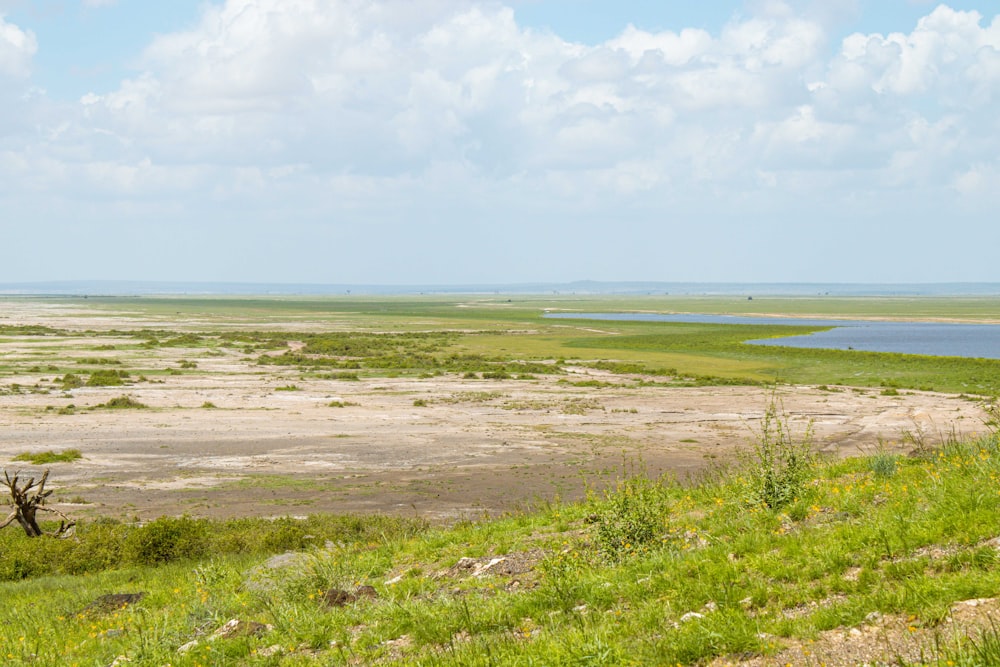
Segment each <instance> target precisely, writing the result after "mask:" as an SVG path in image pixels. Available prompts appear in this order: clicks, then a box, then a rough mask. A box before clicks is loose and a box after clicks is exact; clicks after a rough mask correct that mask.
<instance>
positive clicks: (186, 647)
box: [177, 639, 198, 653]
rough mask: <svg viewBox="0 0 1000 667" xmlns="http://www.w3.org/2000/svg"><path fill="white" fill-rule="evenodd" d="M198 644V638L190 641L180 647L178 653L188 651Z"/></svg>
mask: <svg viewBox="0 0 1000 667" xmlns="http://www.w3.org/2000/svg"><path fill="white" fill-rule="evenodd" d="M196 646H198V640H197V639H194V640H192V641H189V642H188V643H187V644H184V645H183V646H181V647H180V648H178V649H177V652H178V653H187V652H188V651H190V650H191V649H193V648H195V647H196Z"/></svg>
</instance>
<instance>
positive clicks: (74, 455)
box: [11, 449, 83, 466]
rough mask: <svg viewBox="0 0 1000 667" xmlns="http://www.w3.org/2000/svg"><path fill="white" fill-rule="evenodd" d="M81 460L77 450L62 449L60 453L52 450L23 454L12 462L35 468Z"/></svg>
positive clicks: (81, 456) (81, 455)
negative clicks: (19, 462) (28, 464)
mask: <svg viewBox="0 0 1000 667" xmlns="http://www.w3.org/2000/svg"><path fill="white" fill-rule="evenodd" d="M82 458H83V454H81V453H80V450H79V449H64V450H62V451H61V452H54V451H52V450H48V451H44V452H24V453H22V454H18V455H17V456H15V457H14V458H13V459H11V460H12V461H24V462H27V463H30V464H32V465H36V466H44V465H48V464H50V463H71V462H73V461H77V460H79V459H82Z"/></svg>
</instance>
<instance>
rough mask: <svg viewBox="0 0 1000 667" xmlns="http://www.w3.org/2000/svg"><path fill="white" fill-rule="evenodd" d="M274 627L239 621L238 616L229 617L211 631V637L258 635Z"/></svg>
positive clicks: (226, 637) (227, 637) (224, 637)
mask: <svg viewBox="0 0 1000 667" xmlns="http://www.w3.org/2000/svg"><path fill="white" fill-rule="evenodd" d="M273 629H274V627H273V626H271V625H264V624H263V623H256V622H254V621H241V620H240V619H238V618H234V619H231V620H229V621H227V622H226V624H225V625H223V626H222V627H221V628H219V629H218V630H216V631H215V632H213V633H212V639H229V638H230V637H259V636H261V635H262V634H264V633H266V632H270V631H271V630H273Z"/></svg>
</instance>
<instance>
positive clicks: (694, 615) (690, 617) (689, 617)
mask: <svg viewBox="0 0 1000 667" xmlns="http://www.w3.org/2000/svg"><path fill="white" fill-rule="evenodd" d="M699 618H705V615H704V614H699V613H698V612H696V611H689V612H688V613H686V614H684V615H683V616H681V623H687V622H688V621H696V620H698V619H699Z"/></svg>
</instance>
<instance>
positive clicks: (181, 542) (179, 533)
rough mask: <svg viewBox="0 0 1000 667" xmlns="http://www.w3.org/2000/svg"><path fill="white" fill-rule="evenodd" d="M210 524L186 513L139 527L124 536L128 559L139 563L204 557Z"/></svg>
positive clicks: (147, 563)
mask: <svg viewBox="0 0 1000 667" xmlns="http://www.w3.org/2000/svg"><path fill="white" fill-rule="evenodd" d="M208 528H209V524H208V522H207V521H204V520H197V519H192V518H190V517H187V516H182V517H179V518H172V517H160V518H159V519H156V520H155V521H151V522H150V523H147V524H146V525H144V526H142V527H140V528H136V529H135V530H133V531H132V532H131V533H129V535H128V536H127V537H126V538H125V544H124V549H123V551H124V555H125V558H126V559H127V560H128V561H130V562H132V563H135V564H138V565H157V564H160V563H169V562H172V561H176V560H191V559H194V558H199V557H201V556H204V555H205V554H206V553H207V551H208V547H209V530H208Z"/></svg>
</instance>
